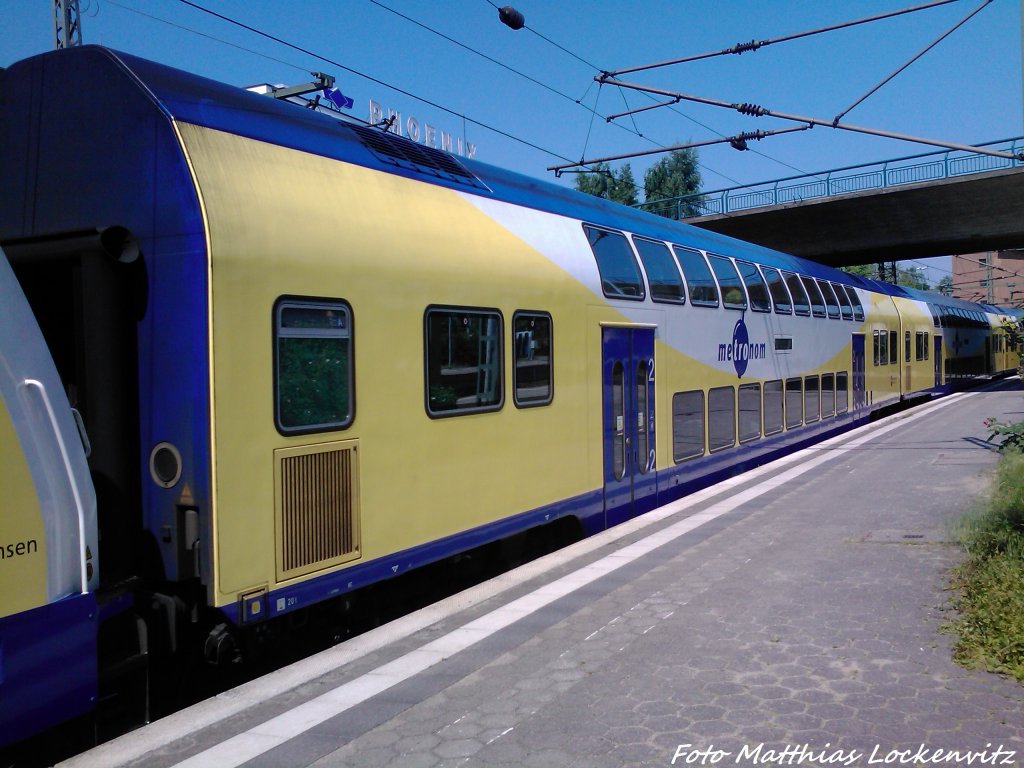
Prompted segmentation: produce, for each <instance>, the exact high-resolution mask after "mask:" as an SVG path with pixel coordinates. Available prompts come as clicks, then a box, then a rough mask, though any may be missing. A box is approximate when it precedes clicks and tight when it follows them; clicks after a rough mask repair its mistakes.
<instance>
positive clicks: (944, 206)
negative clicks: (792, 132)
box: [641, 138, 1024, 267]
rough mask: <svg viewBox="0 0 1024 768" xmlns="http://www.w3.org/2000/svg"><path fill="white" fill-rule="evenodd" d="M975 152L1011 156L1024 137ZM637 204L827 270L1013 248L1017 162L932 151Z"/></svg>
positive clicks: (1022, 165)
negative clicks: (691, 212) (989, 150)
mask: <svg viewBox="0 0 1024 768" xmlns="http://www.w3.org/2000/svg"><path fill="white" fill-rule="evenodd" d="M984 146H986V147H989V148H992V149H999V150H1004V151H1006V152H1010V153H1012V154H1016V155H1018V156H1020V155H1021V153H1022V151H1024V138H1016V139H1008V140H1005V141H1001V142H993V143H992V144H988V145H984ZM697 206H699V210H701V211H703V212H704V213H703V214H702V215H697V216H687V215H685V214H686V211H687V210H692V209H693V208H694V207H697ZM641 207H644V208H647V209H649V210H664V209H665V208H666V207H669V208H674V211H675V212H676V216H674V217H679V218H682V219H683V220H685V221H687V222H688V223H690V224H695V225H697V226H699V227H703V228H705V229H709V230H713V231H715V232H721V233H723V234H726V235H731V236H733V237H738V238H741V239H743V240H748V241H750V242H755V243H758V244H760V245H764V246H767V247H770V248H776V249H778V250H780V251H785V252H787V253H792V254H795V255H798V256H803V257H806V258H810V259H814V260H815V261H819V262H822V263H825V264H829V265H831V266H836V267H838V266H849V265H854V264H867V263H874V262H879V261H898V260H901V259H916V258H925V257H928V256H943V255H947V254H956V253H977V252H980V251H990V250H1001V249H1008V248H1019V247H1021V246H1022V245H1024V161H1022V160H1020V159H1017V160H1011V159H1008V158H1000V157H995V156H992V155H986V154H980V153H979V154H972V153H966V152H960V151H947V152H937V153H929V154H923V155H913V156H908V157H903V158H898V159H895V160H889V161H885V162H881V163H872V164H866V165H859V166H848V167H846V168H839V169H835V170H832V171H827V172H821V173H816V174H808V175H806V176H791V177H788V178H785V179H778V180H775V181H770V182H765V183H762V184H757V185H754V186H748V187H733V188H730V189H722V190H715V191H712V192H704V193H701V194H700V195H699V196H692V197H690V198H678V199H674V200H662V201H655V202H653V203H649V204H644V205H642V206H641ZM679 213H682V214H683V215H682V216H679Z"/></svg>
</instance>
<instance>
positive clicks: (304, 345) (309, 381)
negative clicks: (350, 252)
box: [274, 299, 353, 434]
mask: <svg viewBox="0 0 1024 768" xmlns="http://www.w3.org/2000/svg"><path fill="white" fill-rule="evenodd" d="M274 362H275V366H274V367H275V377H274V388H275V397H274V409H275V414H274V416H275V421H276V423H277V429H278V431H279V432H281V433H282V434H298V433H303V432H322V431H328V430H333V429H344V428H345V427H347V426H348V425H349V424H351V423H352V417H353V397H352V389H353V386H352V383H353V373H352V317H351V310H350V309H349V307H348V305H347V304H345V303H344V302H340V301H329V300H328V301H325V300H313V299H309V300H306V299H282V300H279V301H278V302H277V304H276V305H275V306H274Z"/></svg>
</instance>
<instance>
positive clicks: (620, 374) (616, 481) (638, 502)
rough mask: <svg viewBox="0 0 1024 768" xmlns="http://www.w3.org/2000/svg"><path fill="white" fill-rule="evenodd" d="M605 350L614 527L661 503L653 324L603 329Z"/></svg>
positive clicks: (608, 482) (607, 466)
mask: <svg viewBox="0 0 1024 768" xmlns="http://www.w3.org/2000/svg"><path fill="white" fill-rule="evenodd" d="M601 350H602V374H601V376H602V382H603V387H602V389H603V392H604V394H603V397H602V400H603V406H602V411H603V414H604V415H603V424H604V429H603V434H604V513H605V514H604V519H605V525H606V526H611V525H616V524H617V523H621V522H622V521H623V520H628V519H629V518H631V517H635V516H636V515H639V514H641V513H643V512H646V511H648V510H650V509H653V508H654V507H655V506H656V504H657V495H658V494H657V490H658V489H657V480H656V477H655V452H654V329H653V328H604V329H603V333H602V337H601Z"/></svg>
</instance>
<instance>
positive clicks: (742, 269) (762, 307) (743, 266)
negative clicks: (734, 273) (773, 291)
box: [736, 259, 772, 312]
mask: <svg viewBox="0 0 1024 768" xmlns="http://www.w3.org/2000/svg"><path fill="white" fill-rule="evenodd" d="M736 268H737V269H738V270H739V273H740V277H741V278H742V279H743V285H745V286H746V287H747V296H749V297H750V308H751V309H752V310H754V311H755V312H771V311H772V300H771V299H770V298H769V296H768V285H767V284H766V283H765V281H764V278H763V277H761V273H760V272H759V271H758V269H757V267H756V266H755V265H754V264H751V263H750V262H749V261H740V260H739V259H737V260H736Z"/></svg>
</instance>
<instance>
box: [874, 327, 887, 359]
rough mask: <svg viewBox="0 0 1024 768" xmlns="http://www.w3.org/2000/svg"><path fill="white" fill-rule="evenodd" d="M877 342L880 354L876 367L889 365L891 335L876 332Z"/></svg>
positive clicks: (876, 357)
mask: <svg viewBox="0 0 1024 768" xmlns="http://www.w3.org/2000/svg"><path fill="white" fill-rule="evenodd" d="M875 341H876V346H877V348H878V349H877V352H878V354H877V355H876V356H875V365H888V364H889V334H888V333H886V332H885V331H875Z"/></svg>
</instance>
